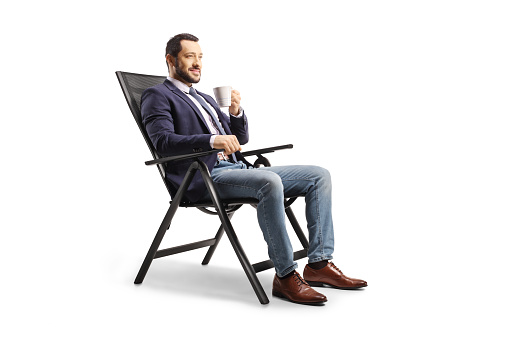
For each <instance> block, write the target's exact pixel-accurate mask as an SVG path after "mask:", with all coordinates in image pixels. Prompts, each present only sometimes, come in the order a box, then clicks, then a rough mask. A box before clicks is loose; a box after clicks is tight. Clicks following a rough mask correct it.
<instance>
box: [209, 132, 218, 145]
mask: <svg viewBox="0 0 509 339" xmlns="http://www.w3.org/2000/svg"><path fill="white" fill-rule="evenodd" d="M216 137H217V134H213V135H212V136H211V137H210V141H209V143H210V148H214V140H215V139H216Z"/></svg>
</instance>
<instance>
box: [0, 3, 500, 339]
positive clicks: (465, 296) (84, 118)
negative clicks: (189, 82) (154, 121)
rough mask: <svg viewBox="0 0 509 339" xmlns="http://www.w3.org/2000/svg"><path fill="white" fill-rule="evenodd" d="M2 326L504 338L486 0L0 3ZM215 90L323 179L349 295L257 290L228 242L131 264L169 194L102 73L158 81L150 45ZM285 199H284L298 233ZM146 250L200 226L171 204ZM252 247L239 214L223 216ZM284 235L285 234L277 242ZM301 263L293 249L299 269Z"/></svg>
mask: <svg viewBox="0 0 509 339" xmlns="http://www.w3.org/2000/svg"><path fill="white" fill-rule="evenodd" d="M0 12H1V14H0V16H1V19H0V28H1V30H0V31H1V33H0V34H1V35H2V39H1V41H2V52H1V54H0V55H1V63H0V67H1V72H0V74H1V77H2V79H1V82H0V83H1V86H2V89H1V94H2V96H1V97H2V105H1V114H2V121H1V123H0V126H1V131H0V132H1V133H0V138H1V150H2V153H1V154H2V158H3V161H2V163H3V164H2V167H1V176H0V180H1V182H0V183H1V188H0V189H1V200H2V201H1V210H2V211H1V213H0V218H1V234H0V251H1V253H0V254H1V274H2V277H1V289H0V291H1V292H0V293H1V295H0V300H1V301H0V305H1V306H0V308H1V311H2V316H1V317H2V325H1V327H0V333H1V336H2V337H4V338H34V337H51V338H134V337H147V338H149V337H155V336H156V335H157V336H159V337H173V338H198V337H202V336H205V335H207V334H210V333H220V334H221V337H226V338H230V337H231V338H234V337H235V338H237V337H261V336H264V335H267V334H269V335H270V337H276V336H278V337H279V336H283V335H289V336H295V337H301V336H302V337H331V336H334V337H345V338H374V337H379V336H383V337H389V336H390V337H393V338H430V337H433V338H450V337H463V338H464V337H476V338H481V337H490V338H507V336H508V335H509V331H508V329H507V325H505V324H504V323H503V322H504V321H505V320H507V316H508V306H507V305H508V302H509V300H508V292H507V284H508V283H509V276H508V270H507V257H508V254H509V253H508V250H507V245H506V243H507V239H508V238H507V235H506V229H507V228H508V226H509V215H508V202H509V193H508V192H509V180H508V173H509V160H508V145H509V137H508V133H507V131H508V129H509V118H508V113H509V104H508V96H507V94H508V90H509V83H508V79H509V66H508V65H509V63H508V62H507V60H509V47H508V41H509V39H508V38H509V36H508V35H509V34H508V32H509V23H508V22H509V21H508V19H507V18H508V17H509V10H508V5H507V2H505V1H452V0H441V1H434V0H431V1H395V0H391V1H306V2H304V1H256V2H255V1H253V2H249V3H247V2H246V3H242V2H240V1H192V2H185V1H178V2H177V1H143V2H140V1H123V2H119V1H88V2H83V3H81V4H80V3H76V2H69V1H25V2H17V3H16V4H15V5H12V4H9V5H5V4H3V5H1V11H0ZM182 32H189V33H193V34H195V35H196V36H198V37H199V38H200V44H201V47H202V50H203V52H204V54H205V56H204V67H203V80H202V81H201V82H200V83H199V84H198V86H197V88H198V89H200V90H202V91H204V92H207V93H210V94H211V93H212V87H215V86H220V85H232V86H234V88H236V89H238V90H239V91H240V92H241V95H242V105H243V107H244V108H245V110H246V114H247V115H248V117H249V119H250V131H251V141H250V143H249V144H248V145H246V147H245V148H244V149H245V150H250V149H255V148H260V147H269V146H273V145H280V144H286V143H293V144H294V146H295V148H294V149H293V150H286V151H282V152H279V153H277V154H274V155H273V156H272V157H270V159H271V161H272V163H273V165H280V164H309V163H314V164H318V165H322V166H325V167H327V168H328V169H330V171H331V172H332V176H333V181H334V193H333V194H334V196H333V205H334V221H335V234H336V252H335V260H334V261H335V263H336V264H337V265H338V266H339V267H340V268H341V269H343V271H344V272H345V273H346V274H347V275H350V276H353V277H358V278H363V279H365V280H367V281H368V283H369V287H368V288H366V289H365V290H364V291H339V290H330V289H327V290H323V289H321V290H320V291H321V292H323V293H324V294H326V295H327V296H328V298H329V302H328V303H327V304H326V305H325V306H324V307H306V306H301V305H296V304H291V303H288V302H284V301H282V300H279V299H277V298H272V296H271V295H270V291H271V284H272V277H273V271H272V270H270V271H266V272H263V273H260V274H259V278H260V280H261V282H262V284H263V286H264V288H265V290H266V291H267V294H268V295H269V298H270V299H271V302H270V304H269V305H267V306H262V305H260V304H259V303H258V300H257V299H256V297H255V295H254V293H253V292H252V290H251V287H250V285H249V283H248V281H247V279H246V277H245V276H244V273H243V271H242V269H241V267H240V264H239V263H238V261H237V259H236V257H235V255H234V253H233V250H232V249H231V246H230V245H229V244H228V241H227V238H226V237H224V238H223V242H222V243H221V245H220V246H219V249H218V250H217V252H216V255H215V257H213V258H212V261H211V263H210V265H209V266H208V267H202V266H201V265H200V262H201V259H202V257H203V256H204V255H205V249H202V250H198V251H194V252H188V253H185V254H180V255H178V256H173V257H167V258H164V259H159V260H156V261H155V262H154V263H153V265H152V267H151V268H150V270H149V272H148V274H147V277H146V279H145V282H144V283H143V284H142V285H139V286H135V285H134V284H133V280H134V277H135V275H136V273H137V270H138V268H139V266H140V265H141V262H142V260H143V258H144V256H145V254H146V251H147V250H148V247H149V245H150V243H151V241H152V238H153V236H154V235H155V232H156V230H157V228H158V226H159V224H160V221H161V220H162V217H163V215H164V213H165V211H166V209H167V207H168V200H169V197H168V194H167V192H166V191H165V188H164V186H163V184H162V182H161V178H160V177H159V174H158V172H157V170H156V169H155V168H153V167H146V166H145V165H144V161H146V160H149V159H150V153H149V152H148V149H147V148H146V146H145V144H144V141H143V139H142V137H141V134H140V133H139V131H138V128H137V126H136V125H135V123H134V120H133V118H132V116H131V113H130V111H129V109H128V107H127V104H126V102H125V99H124V97H123V94H122V92H121V90H120V87H119V84H118V81H117V79H116V77H115V74H114V72H115V71H117V70H121V71H129V72H135V73H145V74H156V75H165V74H166V65H165V62H164V48H165V45H166V42H167V40H168V39H169V38H170V37H171V36H173V35H175V34H178V33H182ZM302 207H303V205H302V202H298V203H296V204H295V208H294V210H295V211H296V213H297V215H298V217H299V219H300V220H301V222H302V224H303V225H305V221H304V217H303V213H302ZM174 220H175V221H174V225H173V226H172V228H171V229H170V232H169V233H167V238H165V241H164V242H165V244H166V245H168V244H169V245H170V246H171V245H176V244H181V243H185V242H186V241H188V242H190V241H196V240H201V239H204V238H209V237H212V236H213V235H214V234H215V232H216V229H217V227H218V226H219V224H218V221H216V219H214V218H213V217H210V216H205V215H202V214H201V213H198V212H197V211H191V210H179V211H178V213H177V215H176V217H175V219H174ZM233 221H234V226H235V227H236V230H237V232H238V235H239V238H240V240H241V242H242V244H243V246H244V249H245V250H246V252H247V253H248V256H249V257H250V258H251V260H252V261H253V262H255V261H258V260H263V259H265V258H266V247H265V244H264V242H263V239H262V235H261V232H260V230H259V228H258V226H257V223H256V217H255V211H254V210H253V209H252V208H250V207H245V208H243V209H242V210H240V211H239V212H238V213H237V215H236V216H235V217H234V219H233ZM296 247H297V246H296ZM299 264H300V270H302V269H303V267H304V265H305V261H300V262H299Z"/></svg>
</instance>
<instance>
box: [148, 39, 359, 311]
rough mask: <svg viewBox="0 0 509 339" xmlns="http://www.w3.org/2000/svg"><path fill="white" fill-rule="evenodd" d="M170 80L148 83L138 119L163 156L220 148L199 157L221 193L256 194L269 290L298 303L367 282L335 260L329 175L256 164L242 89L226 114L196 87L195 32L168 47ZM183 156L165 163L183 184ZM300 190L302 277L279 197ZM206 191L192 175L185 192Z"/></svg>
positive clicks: (195, 196) (202, 195) (173, 183)
mask: <svg viewBox="0 0 509 339" xmlns="http://www.w3.org/2000/svg"><path fill="white" fill-rule="evenodd" d="M166 63H167V66H168V70H169V77H168V79H167V80H166V81H165V82H164V83H162V84H160V85H157V86H154V87H151V88H148V89H147V90H146V91H145V92H144V93H143V95H142V101H141V114H142V119H143V124H144V126H145V128H146V130H147V133H148V135H149V137H150V140H151V141H152V143H153V145H154V147H155V148H156V150H157V152H158V153H159V154H160V155H161V156H165V157H166V156H172V155H180V154H186V153H192V152H202V151H207V150H211V149H213V148H214V149H224V150H225V151H224V152H222V153H219V154H217V155H216V154H214V155H211V156H208V157H204V158H202V160H203V162H204V163H205V164H206V165H207V166H208V168H209V171H210V173H211V176H212V179H213V181H214V183H215V185H216V187H217V190H218V193H219V195H220V196H221V198H223V199H229V198H256V199H258V200H259V204H258V207H257V216H258V223H259V225H260V228H261V230H262V233H263V236H264V238H265V241H266V242H267V245H268V252H269V257H270V259H271V260H272V261H273V262H274V266H275V269H276V274H275V276H274V284H273V290H272V294H273V295H275V296H278V297H281V298H285V299H288V300H290V301H293V302H297V303H304V304H314V303H323V302H325V301H327V298H326V297H325V296H324V295H323V294H320V293H318V292H317V291H315V290H314V289H313V288H312V287H311V286H324V285H329V286H333V287H336V288H341V289H356V288H361V287H365V286H367V283H366V282H365V281H363V280H358V279H352V278H348V277H347V276H345V275H344V274H343V273H342V272H341V271H340V270H339V269H338V268H337V267H336V266H335V265H334V264H333V263H332V262H330V261H329V260H331V259H332V252H333V250H334V231H333V227H332V211H331V188H332V187H331V179H330V174H329V172H328V171H327V170H326V169H323V168H320V167H317V166H276V167H262V168H258V169H255V168H253V167H252V166H251V164H249V162H247V161H246V160H245V159H244V157H243V156H242V154H241V153H240V152H239V151H240V150H241V146H240V145H243V144H245V143H247V142H248V139H249V136H248V123H247V117H246V114H245V112H244V110H243V109H242V108H241V107H240V99H241V98H240V93H239V92H238V91H236V90H233V91H232V100H231V106H230V107H229V113H230V114H229V116H228V115H226V114H224V113H223V112H221V110H220V109H219V107H218V105H217V103H216V102H215V101H214V99H213V98H212V97H210V96H209V95H206V94H204V93H201V92H197V91H196V90H195V88H194V87H193V84H195V83H198V82H199V81H200V78H201V70H202V51H201V48H200V45H199V44H198V38H196V37H195V36H193V35H191V34H179V35H176V36H174V37H173V38H171V39H170V40H169V41H168V44H167V46H166ZM190 161H192V160H189V161H182V162H179V163H176V164H174V165H173V164H172V166H167V169H166V180H167V181H168V183H169V186H170V187H174V188H175V191H174V192H173V194H174V193H175V192H176V189H177V188H178V187H179V186H180V183H181V182H182V180H183V178H184V175H185V173H186V171H187V168H188V166H189V163H190ZM298 195H304V196H305V200H306V219H307V227H308V230H309V251H308V264H307V265H306V267H305V269H304V279H303V278H302V277H301V276H300V275H299V273H297V271H296V268H297V264H296V263H295V262H294V260H293V249H292V245H291V243H290V239H289V237H288V234H287V232H286V225H285V212H284V198H285V196H298ZM207 197H208V192H207V191H206V187H205V185H204V183H203V180H202V178H201V176H199V175H196V176H195V177H194V179H193V181H192V183H191V185H190V186H189V189H188V192H187V193H186V198H187V199H189V200H190V201H198V200H203V199H206V198H207Z"/></svg>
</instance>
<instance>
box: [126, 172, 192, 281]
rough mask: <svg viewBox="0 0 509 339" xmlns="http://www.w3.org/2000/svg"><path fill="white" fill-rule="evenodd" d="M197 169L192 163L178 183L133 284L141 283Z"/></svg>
mask: <svg viewBox="0 0 509 339" xmlns="http://www.w3.org/2000/svg"><path fill="white" fill-rule="evenodd" d="M197 170H198V164H197V163H193V164H192V165H191V166H190V167H189V169H188V171H187V173H186V175H185V177H184V180H183V181H182V184H181V185H180V188H179V189H178V191H177V193H176V194H175V199H173V201H172V202H171V204H170V207H169V208H168V212H166V215H165V216H164V219H163V221H162V222H161V226H159V230H158V231H157V233H156V236H155V237H154V240H153V241H152V245H151V246H150V248H149V250H148V252H147V255H146V256H145V260H143V264H142V265H141V267H140V270H139V271H138V275H137V276H136V279H135V280H134V283H135V284H141V283H142V282H143V279H145V275H146V274H147V271H148V269H149V268H150V264H151V263H152V260H154V256H155V255H156V252H157V249H158V248H159V245H160V244H161V241H162V240H163V237H164V234H165V233H166V230H167V229H168V228H169V227H170V224H171V220H172V219H173V216H174V215H175V212H176V211H177V209H178V208H179V204H180V201H181V200H182V197H183V196H184V193H185V192H186V191H187V188H188V187H189V184H190V183H191V179H192V178H193V176H194V174H195V173H196V171H197Z"/></svg>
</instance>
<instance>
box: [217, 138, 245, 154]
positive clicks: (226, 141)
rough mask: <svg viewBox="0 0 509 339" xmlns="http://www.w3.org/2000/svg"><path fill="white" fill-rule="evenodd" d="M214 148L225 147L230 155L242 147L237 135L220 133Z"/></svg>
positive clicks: (226, 152) (225, 151)
mask: <svg viewBox="0 0 509 339" xmlns="http://www.w3.org/2000/svg"><path fill="white" fill-rule="evenodd" d="M214 148H216V149H220V148H222V149H224V153H225V154H226V155H230V154H232V153H235V152H237V151H240V150H241V149H242V148H241V147H240V144H239V141H238V140H237V137H236V136H235V135H218V136H217V137H216V138H215V140H214Z"/></svg>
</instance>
